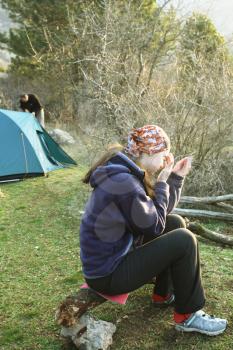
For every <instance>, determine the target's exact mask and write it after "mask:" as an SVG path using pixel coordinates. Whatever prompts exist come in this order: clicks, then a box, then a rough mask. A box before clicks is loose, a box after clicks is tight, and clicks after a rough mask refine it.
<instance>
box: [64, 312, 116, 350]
mask: <svg viewBox="0 0 233 350" xmlns="http://www.w3.org/2000/svg"><path fill="white" fill-rule="evenodd" d="M115 331H116V326H115V325H114V324H112V323H110V322H106V321H102V320H98V321H97V320H95V319H94V318H92V317H91V316H90V315H88V314H84V315H83V316H82V317H80V319H79V321H78V323H77V324H75V325H74V326H72V327H69V328H66V327H62V330H61V335H62V336H63V337H70V338H71V339H72V341H73V343H74V344H75V346H76V347H77V348H78V349H80V350H81V349H82V350H100V349H101V350H107V349H108V348H109V346H110V345H111V344H112V336H113V334H114V333H115Z"/></svg>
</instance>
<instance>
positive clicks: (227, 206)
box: [214, 202, 233, 213]
mask: <svg viewBox="0 0 233 350" xmlns="http://www.w3.org/2000/svg"><path fill="white" fill-rule="evenodd" d="M214 205H216V206H218V207H220V208H224V209H225V210H228V211H230V212H231V213H233V205H231V204H228V203H223V202H218V203H214Z"/></svg>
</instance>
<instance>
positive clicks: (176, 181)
mask: <svg viewBox="0 0 233 350" xmlns="http://www.w3.org/2000/svg"><path fill="white" fill-rule="evenodd" d="M183 183H184V178H183V177H182V176H179V175H176V174H175V173H171V175H170V176H169V178H168V180H167V184H168V185H169V202H168V208H167V214H169V213H170V212H171V211H172V210H173V209H174V208H175V207H176V206H177V204H178V202H179V200H180V196H181V190H182V187H183Z"/></svg>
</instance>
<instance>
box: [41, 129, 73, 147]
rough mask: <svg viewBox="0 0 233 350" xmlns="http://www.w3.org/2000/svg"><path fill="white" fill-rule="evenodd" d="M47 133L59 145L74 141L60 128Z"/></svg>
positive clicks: (69, 143)
mask: <svg viewBox="0 0 233 350" xmlns="http://www.w3.org/2000/svg"><path fill="white" fill-rule="evenodd" d="M48 133H49V135H50V136H51V137H52V138H53V139H54V140H55V141H56V142H57V143H59V145H73V144H74V143H75V142H76V141H75V139H74V138H73V137H72V136H71V135H70V134H69V133H68V132H67V131H64V130H61V129H53V130H51V131H49V132H48Z"/></svg>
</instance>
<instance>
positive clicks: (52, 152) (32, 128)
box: [0, 109, 76, 181]
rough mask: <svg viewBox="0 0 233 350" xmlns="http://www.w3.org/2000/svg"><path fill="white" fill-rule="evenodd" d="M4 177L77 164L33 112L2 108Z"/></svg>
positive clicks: (0, 145) (0, 138) (0, 173)
mask: <svg viewBox="0 0 233 350" xmlns="http://www.w3.org/2000/svg"><path fill="white" fill-rule="evenodd" d="M0 150H1V154H0V181H2V180H7V179H18V178H24V177H31V176H39V175H44V174H46V173H47V172H49V171H53V170H57V169H61V168H65V167H69V166H72V165H76V162H75V161H74V160H73V159H72V158H71V157H70V156H69V155H68V154H67V153H66V152H65V151H64V150H63V149H62V148H61V147H60V146H59V145H58V144H57V143H56V142H55V141H54V140H53V139H52V137H51V136H50V135H49V134H48V133H47V132H46V130H45V129H43V128H42V126H41V125H40V123H39V122H38V121H37V119H36V118H35V117H34V116H33V115H32V114H31V113H25V112H16V111H10V110H4V109H0Z"/></svg>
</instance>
